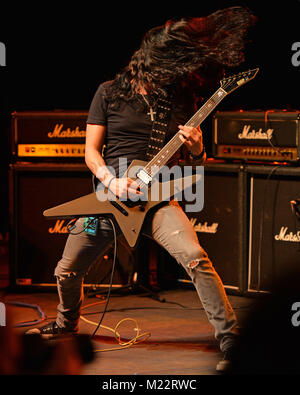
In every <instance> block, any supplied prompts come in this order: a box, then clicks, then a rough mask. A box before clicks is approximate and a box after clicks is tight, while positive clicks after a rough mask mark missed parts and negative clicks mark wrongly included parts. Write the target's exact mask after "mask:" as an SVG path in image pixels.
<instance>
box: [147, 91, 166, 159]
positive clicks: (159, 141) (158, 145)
mask: <svg viewBox="0 0 300 395" xmlns="http://www.w3.org/2000/svg"><path fill="white" fill-rule="evenodd" d="M171 107H172V103H171V101H169V100H165V99H161V98H159V99H158V100H157V102H156V106H155V119H154V121H153V123H152V131H151V135H150V138H149V142H148V149H147V152H146V157H147V160H151V159H153V158H154V157H155V155H156V154H157V153H158V152H159V151H160V150H161V149H162V147H163V146H164V142H165V137H166V134H167V132H168V128H169V122H170V118H171Z"/></svg>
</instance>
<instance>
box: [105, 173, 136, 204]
mask: <svg viewBox="0 0 300 395" xmlns="http://www.w3.org/2000/svg"><path fill="white" fill-rule="evenodd" d="M138 188H139V185H138V184H137V183H136V181H134V180H132V179H131V178H125V177H124V178H114V179H113V180H112V181H111V182H110V184H109V189H110V191H111V192H113V193H114V194H115V195H116V196H118V197H119V198H123V199H126V198H128V197H129V198H130V195H131V194H132V195H143V193H142V192H141V191H140V190H139V189H138Z"/></svg>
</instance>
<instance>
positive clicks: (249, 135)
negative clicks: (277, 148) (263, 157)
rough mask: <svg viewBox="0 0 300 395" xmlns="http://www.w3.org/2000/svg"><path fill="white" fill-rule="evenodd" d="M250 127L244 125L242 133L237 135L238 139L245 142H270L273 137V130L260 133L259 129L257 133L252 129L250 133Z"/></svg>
mask: <svg viewBox="0 0 300 395" xmlns="http://www.w3.org/2000/svg"><path fill="white" fill-rule="evenodd" d="M250 128H251V125H245V126H244V128H243V131H242V133H239V134H238V138H239V139H240V140H243V139H247V140H270V139H271V138H272V136H273V132H274V129H268V130H267V131H266V132H263V131H262V128H260V129H259V130H258V131H257V132H256V131H255V130H254V129H252V131H250Z"/></svg>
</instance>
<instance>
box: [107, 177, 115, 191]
mask: <svg viewBox="0 0 300 395" xmlns="http://www.w3.org/2000/svg"><path fill="white" fill-rule="evenodd" d="M115 178H117V177H112V178H111V179H110V180H109V183H108V184H107V189H109V187H110V184H111V182H112V180H114V179H115Z"/></svg>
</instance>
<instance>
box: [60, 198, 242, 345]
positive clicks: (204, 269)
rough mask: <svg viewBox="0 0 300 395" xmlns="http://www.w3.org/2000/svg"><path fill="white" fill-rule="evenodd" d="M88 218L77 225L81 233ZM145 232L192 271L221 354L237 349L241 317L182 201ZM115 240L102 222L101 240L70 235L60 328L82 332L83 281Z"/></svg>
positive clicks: (63, 263) (62, 267)
mask: <svg viewBox="0 0 300 395" xmlns="http://www.w3.org/2000/svg"><path fill="white" fill-rule="evenodd" d="M82 226H83V219H82V218H81V219H79V220H78V221H77V222H76V233H77V232H79V231H80V230H81V229H82ZM143 233H146V234H150V235H151V236H152V238H153V239H154V240H156V242H157V243H158V244H160V245H161V246H162V247H164V248H165V249H166V250H167V251H168V252H169V253H170V255H172V256H173V257H174V258H175V259H176V260H177V262H178V263H180V264H181V265H182V266H183V267H184V269H185V270H186V271H187V273H188V274H189V276H190V277H191V280H192V281H193V283H194V285H195V288H196V290H197V293H198V295H199V298H200V300H201V302H202V305H203V307H204V309H205V312H206V315H207V318H208V320H209V321H210V323H211V324H212V325H213V326H214V329H215V337H216V339H217V340H219V342H220V349H221V351H223V352H224V351H226V350H227V349H228V348H229V347H231V346H232V345H234V343H235V341H236V339H237V335H238V325H237V319H236V315H235V313H234V311H233V309H232V307H231V305H230V303H229V300H228V298H227V295H226V293H225V290H224V287H223V284H222V282H221V280H220V278H219V276H218V274H217V273H216V271H215V269H214V268H213V266H212V263H211V261H210V260H209V258H208V256H207V254H206V252H205V251H204V250H203V248H202V247H201V246H200V244H199V242H198V238H197V235H196V232H195V231H194V228H193V226H192V224H191V222H190V221H189V220H188V218H187V216H186V215H185V213H184V211H183V210H182V209H181V207H180V206H179V205H178V203H177V202H171V203H169V204H167V205H165V206H162V207H160V208H159V209H158V210H157V211H156V212H155V213H154V215H152V216H151V217H149V218H147V219H146V221H145V224H144V227H143ZM112 240H113V231H112V228H111V225H110V223H109V221H107V220H105V219H104V220H101V221H99V229H98V234H97V236H93V235H88V234H87V233H86V232H83V233H81V234H79V235H69V236H68V239H67V242H66V246H65V249H64V252H63V256H62V259H61V260H60V261H59V262H58V265H57V267H56V269H55V276H56V277H57V288H58V294H59V299H60V303H59V305H58V308H57V310H58V314H57V319H56V322H57V325H58V326H60V327H67V328H70V329H76V328H77V327H78V321H79V316H80V307H81V304H82V301H83V277H84V276H85V274H86V273H87V271H88V269H89V267H90V266H91V264H92V263H93V262H94V261H95V259H96V258H97V257H98V256H99V255H100V254H101V253H103V252H104V250H105V249H106V248H107V246H108V245H109V244H110V243H111V242H112Z"/></svg>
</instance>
